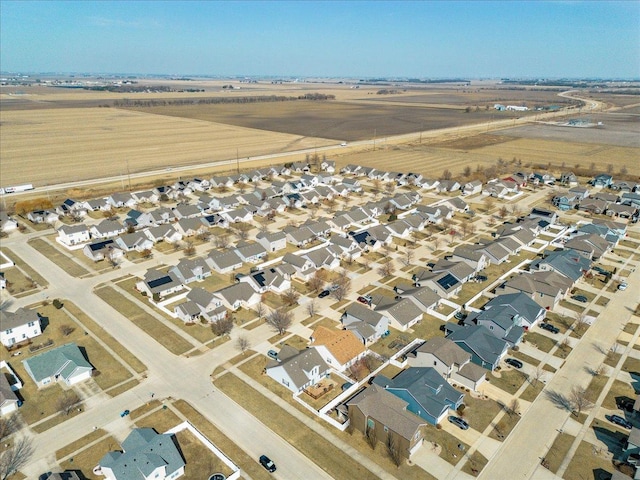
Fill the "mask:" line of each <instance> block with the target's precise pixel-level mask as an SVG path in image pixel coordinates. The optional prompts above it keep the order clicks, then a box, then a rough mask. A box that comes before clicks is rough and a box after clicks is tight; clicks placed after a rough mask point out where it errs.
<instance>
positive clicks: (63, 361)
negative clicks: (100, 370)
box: [22, 343, 93, 388]
mask: <svg viewBox="0 0 640 480" xmlns="http://www.w3.org/2000/svg"><path fill="white" fill-rule="evenodd" d="M22 364H23V365H24V369H25V370H26V371H27V373H28V374H29V376H30V377H31V378H32V379H33V381H34V382H35V383H36V385H37V386H38V388H41V387H45V386H47V385H50V384H51V383H55V382H60V381H62V382H64V383H65V385H67V386H71V385H75V384H76V383H79V382H82V381H84V380H88V379H90V378H91V372H92V371H93V366H92V365H91V364H90V363H89V362H88V361H87V359H86V358H85V357H84V355H83V353H82V351H81V350H80V349H79V348H78V346H77V345H76V344H75V343H67V344H66V345H62V346H61V347H58V348H54V349H53V350H49V351H47V352H44V353H40V354H38V355H35V356H33V357H31V358H28V359H26V360H23V362H22Z"/></svg>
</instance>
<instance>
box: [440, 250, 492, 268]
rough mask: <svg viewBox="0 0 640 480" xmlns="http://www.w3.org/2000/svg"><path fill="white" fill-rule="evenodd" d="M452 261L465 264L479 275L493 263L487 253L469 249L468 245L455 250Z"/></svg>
mask: <svg viewBox="0 0 640 480" xmlns="http://www.w3.org/2000/svg"><path fill="white" fill-rule="evenodd" d="M450 260H451V261H453V262H465V263H466V264H467V265H469V266H470V267H471V268H473V269H474V271H475V272H476V273H477V272H479V271H480V270H484V269H485V268H487V267H488V266H489V264H490V263H491V262H490V261H489V257H488V256H487V254H486V253H484V252H482V251H480V250H474V249H472V248H468V247H467V246H466V245H460V246H459V247H456V248H455V249H454V250H453V255H451V257H450Z"/></svg>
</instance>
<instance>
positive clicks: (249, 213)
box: [220, 205, 253, 223]
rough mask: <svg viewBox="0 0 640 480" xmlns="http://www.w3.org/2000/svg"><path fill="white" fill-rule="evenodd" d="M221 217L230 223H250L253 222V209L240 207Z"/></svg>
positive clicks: (223, 213)
mask: <svg viewBox="0 0 640 480" xmlns="http://www.w3.org/2000/svg"><path fill="white" fill-rule="evenodd" d="M220 215H222V216H223V217H225V218H226V219H227V221H228V222H229V223H239V222H250V221H251V220H253V209H252V208H249V207H247V206H246V205H245V206H242V207H238V208H236V209H234V210H229V211H228V212H222V213H221V214H220Z"/></svg>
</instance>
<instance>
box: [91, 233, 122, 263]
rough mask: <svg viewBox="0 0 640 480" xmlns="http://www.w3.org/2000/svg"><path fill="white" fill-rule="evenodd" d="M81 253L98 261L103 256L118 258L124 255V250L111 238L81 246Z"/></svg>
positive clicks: (111, 258)
mask: <svg viewBox="0 0 640 480" xmlns="http://www.w3.org/2000/svg"><path fill="white" fill-rule="evenodd" d="M82 253H84V255H85V256H86V257H87V258H89V259H91V260H93V261H94V262H99V261H101V260H104V259H105V258H106V259H109V260H119V259H121V258H123V257H124V250H123V249H122V248H120V247H119V246H118V244H117V243H116V242H115V241H114V240H113V239H112V238H109V239H107V240H98V241H96V242H91V243H88V244H87V245H85V246H84V247H83V249H82Z"/></svg>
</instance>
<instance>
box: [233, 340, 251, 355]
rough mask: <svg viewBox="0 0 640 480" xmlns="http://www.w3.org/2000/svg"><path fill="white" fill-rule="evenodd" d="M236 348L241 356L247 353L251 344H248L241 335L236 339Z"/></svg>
mask: <svg viewBox="0 0 640 480" xmlns="http://www.w3.org/2000/svg"><path fill="white" fill-rule="evenodd" d="M236 348H237V349H238V350H240V352H242V355H244V354H245V353H247V350H249V349H250V348H251V342H249V339H248V338H247V337H245V336H244V335H243V336H241V337H238V338H237V340H236Z"/></svg>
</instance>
